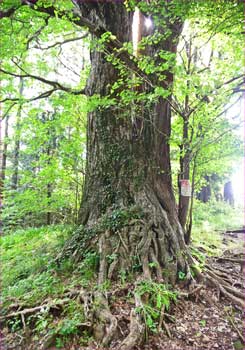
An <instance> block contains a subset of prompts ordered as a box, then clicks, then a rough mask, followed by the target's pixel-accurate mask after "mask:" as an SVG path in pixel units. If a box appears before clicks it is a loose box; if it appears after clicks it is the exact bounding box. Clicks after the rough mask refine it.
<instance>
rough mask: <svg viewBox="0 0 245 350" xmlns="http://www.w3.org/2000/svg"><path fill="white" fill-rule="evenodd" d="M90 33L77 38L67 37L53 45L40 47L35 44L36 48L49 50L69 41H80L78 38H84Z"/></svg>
mask: <svg viewBox="0 0 245 350" xmlns="http://www.w3.org/2000/svg"><path fill="white" fill-rule="evenodd" d="M88 34H89V33H85V34H84V35H82V36H79V37H76V38H71V39H66V40H64V41H57V42H56V43H54V44H52V45H49V46H46V47H40V46H34V47H35V48H37V49H39V50H49V49H51V48H53V47H55V46H58V45H60V46H61V45H64V44H67V43H70V42H73V41H78V40H82V39H84V38H86V37H87V36H88Z"/></svg>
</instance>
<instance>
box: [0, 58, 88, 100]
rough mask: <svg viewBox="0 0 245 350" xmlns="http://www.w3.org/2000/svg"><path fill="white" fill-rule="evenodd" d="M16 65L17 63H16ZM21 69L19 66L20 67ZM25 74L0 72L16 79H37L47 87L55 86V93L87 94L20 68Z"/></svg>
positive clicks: (83, 90)
mask: <svg viewBox="0 0 245 350" xmlns="http://www.w3.org/2000/svg"><path fill="white" fill-rule="evenodd" d="M15 64H16V63H15ZM18 67H19V66H18ZM19 68H20V69H21V70H22V71H23V72H25V74H17V73H12V72H9V71H6V70H5V69H2V68H0V72H2V73H4V74H7V75H11V76H13V77H16V78H23V79H24V78H32V79H36V80H38V81H41V82H42V83H44V84H47V85H51V86H53V88H54V89H53V92H54V90H62V91H65V92H68V93H71V94H73V95H82V94H84V93H85V89H81V90H73V89H71V88H69V87H66V86H63V85H61V84H60V83H58V82H57V81H53V80H49V79H45V78H43V77H39V76H37V75H34V74H30V73H26V71H25V70H24V69H23V68H21V67H19ZM9 100H10V101H15V99H8V98H7V99H5V100H2V101H1V102H4V101H9Z"/></svg>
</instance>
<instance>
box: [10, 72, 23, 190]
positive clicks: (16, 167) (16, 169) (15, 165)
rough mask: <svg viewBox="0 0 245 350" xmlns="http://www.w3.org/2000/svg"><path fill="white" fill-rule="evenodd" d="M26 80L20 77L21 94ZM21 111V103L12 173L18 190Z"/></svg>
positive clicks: (17, 117)
mask: <svg viewBox="0 0 245 350" xmlns="http://www.w3.org/2000/svg"><path fill="white" fill-rule="evenodd" d="M23 90H24V81H23V78H20V84H19V94H20V96H22V95H23ZM21 111H22V106H21V105H19V108H18V111H17V115H16V125H15V145H14V154H13V175H12V186H11V187H12V189H13V190H16V189H17V188H18V173H19V153H20V132H21V131H20V123H21Z"/></svg>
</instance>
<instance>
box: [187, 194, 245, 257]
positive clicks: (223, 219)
mask: <svg viewBox="0 0 245 350" xmlns="http://www.w3.org/2000/svg"><path fill="white" fill-rule="evenodd" d="M243 225H244V210H243V208H242V207H235V208H232V207H231V206H230V205H228V204H227V203H224V202H216V201H209V202H208V203H202V202H200V201H198V200H196V201H195V205H194V211H193V229H192V242H193V244H194V246H198V247H201V248H204V249H205V251H206V252H207V254H208V255H219V254H221V253H222V251H223V249H224V245H223V243H222V239H223V237H222V233H224V232H225V231H227V230H232V229H238V228H242V227H243ZM225 248H227V246H226V247H225Z"/></svg>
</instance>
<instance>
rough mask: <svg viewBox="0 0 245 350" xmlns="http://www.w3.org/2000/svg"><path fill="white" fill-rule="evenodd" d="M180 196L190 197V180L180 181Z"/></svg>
mask: <svg viewBox="0 0 245 350" xmlns="http://www.w3.org/2000/svg"><path fill="white" fill-rule="evenodd" d="M180 188H181V196H183V197H191V184H190V180H187V179H182V180H180Z"/></svg>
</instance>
